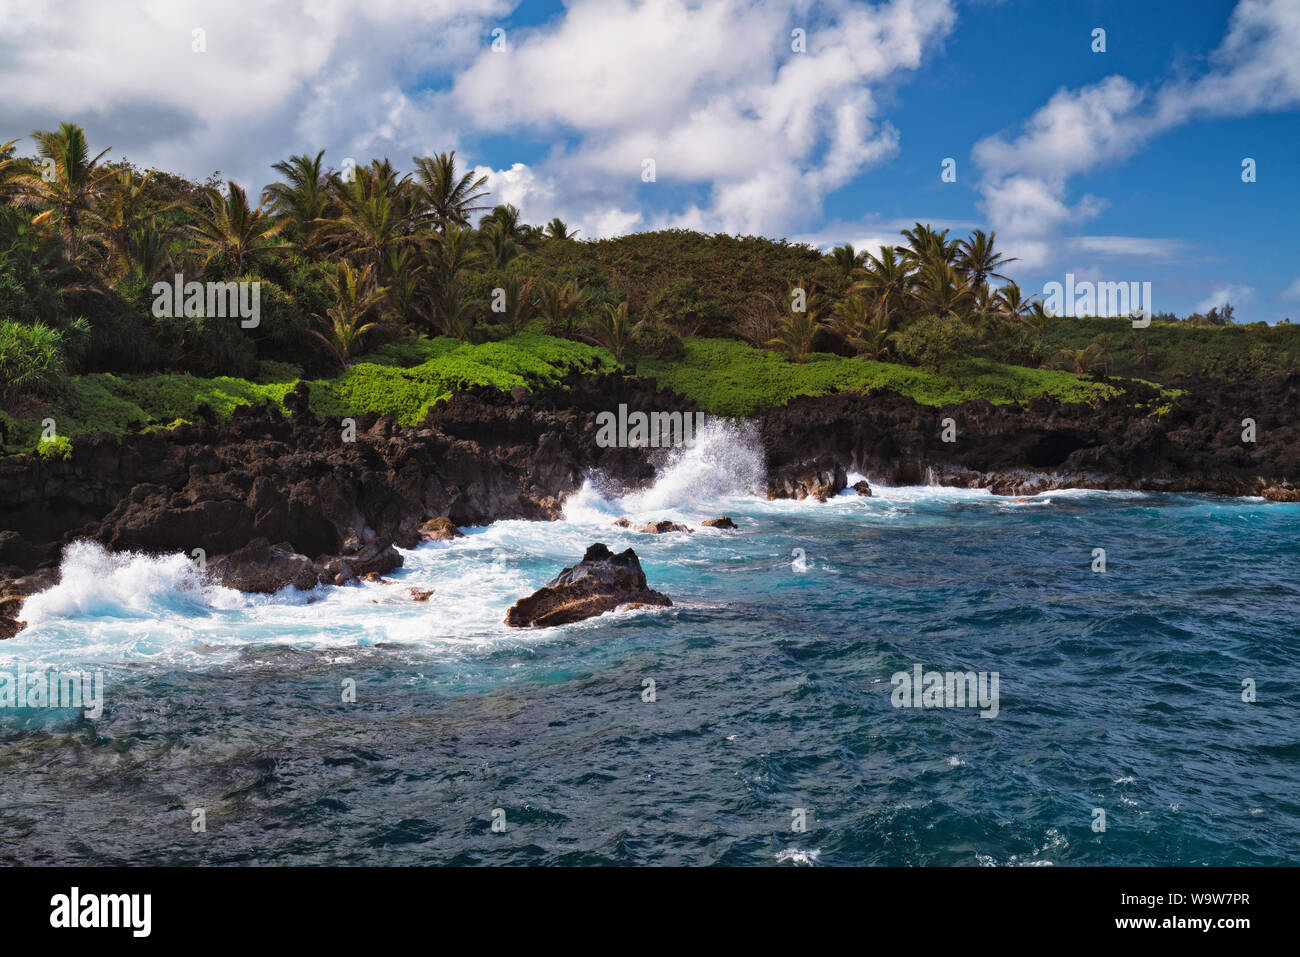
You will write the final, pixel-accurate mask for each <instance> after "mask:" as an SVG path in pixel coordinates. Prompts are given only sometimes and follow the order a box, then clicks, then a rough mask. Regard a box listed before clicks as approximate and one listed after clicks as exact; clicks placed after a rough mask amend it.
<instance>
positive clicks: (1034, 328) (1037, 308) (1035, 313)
mask: <svg viewBox="0 0 1300 957" xmlns="http://www.w3.org/2000/svg"><path fill="white" fill-rule="evenodd" d="M1017 321H1018V322H1020V323H1021V324H1022V325H1024V326H1026V327H1027V328H1028V329H1029V331H1030V332H1032V333H1033V334H1034V339H1035V341H1036V342H1037V343H1038V345H1040V346H1041V345H1042V344H1043V336H1045V335H1046V334H1047V327H1048V326H1049V325H1051V322H1052V314H1051V313H1050V312H1048V311H1047V307H1046V306H1045V305H1043V302H1042V300H1040V299H1035V300H1034V301H1033V302H1031V303H1030V304H1029V308H1028V309H1027V310H1025V311H1024V312H1023V313H1021V314H1020V315H1019V316H1018V317H1017Z"/></svg>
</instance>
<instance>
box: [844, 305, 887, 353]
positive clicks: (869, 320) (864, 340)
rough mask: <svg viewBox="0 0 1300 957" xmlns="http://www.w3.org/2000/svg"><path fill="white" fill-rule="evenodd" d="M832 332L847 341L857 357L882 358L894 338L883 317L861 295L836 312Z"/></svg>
mask: <svg viewBox="0 0 1300 957" xmlns="http://www.w3.org/2000/svg"><path fill="white" fill-rule="evenodd" d="M833 322H834V325H835V330H836V331H837V332H838V333H839V334H840V335H842V336H843V337H844V338H845V339H847V340H848V342H849V344H850V345H852V346H853V348H854V349H856V350H857V353H858V355H860V356H863V357H865V358H867V359H882V358H884V357H885V355H887V354H888V352H889V349H890V347H891V345H892V343H893V341H894V339H895V337H896V336H895V333H893V332H892V331H890V328H889V320H888V318H886V316H885V315H884V314H883V313H881V312H879V311H878V310H876V309H873V308H872V307H871V306H870V305H868V303H867V301H866V300H865V299H863V298H861V297H860V296H850V297H848V298H847V299H845V300H844V301H843V302H842V303H840V304H839V306H838V307H837V308H836V310H835V319H834V320H833Z"/></svg>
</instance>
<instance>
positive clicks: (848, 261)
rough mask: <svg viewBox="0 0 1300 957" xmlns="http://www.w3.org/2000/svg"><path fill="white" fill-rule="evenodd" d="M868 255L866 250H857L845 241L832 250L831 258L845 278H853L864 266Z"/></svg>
mask: <svg viewBox="0 0 1300 957" xmlns="http://www.w3.org/2000/svg"><path fill="white" fill-rule="evenodd" d="M867 255H868V253H867V252H866V251H865V250H864V251H862V252H856V251H854V249H853V246H852V245H851V244H850V243H845V244H844V245H843V246H836V247H835V248H834V249H832V250H831V254H830V260H831V262H832V263H833V264H834V266H835V269H836V271H837V272H839V274H840V275H841V276H843V277H844V278H845V280H852V279H853V277H854V275H855V274H856V273H857V271H858V270H859V269H861V268H862V265H863V262H864V261H865V260H866V257H867Z"/></svg>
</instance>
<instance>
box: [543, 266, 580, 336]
mask: <svg viewBox="0 0 1300 957" xmlns="http://www.w3.org/2000/svg"><path fill="white" fill-rule="evenodd" d="M587 298H588V296H587V292H586V290H584V289H583V288H582V287H581V286H579V285H578V282H577V280H576V279H570V280H569V281H568V282H566V283H558V282H548V283H545V284H543V285H542V287H541V290H540V293H539V295H538V301H537V304H538V308H539V309H540V311H541V313H542V315H543V316H545V317H546V323H547V328H548V329H549V330H550V332H551V334H552V335H554V334H556V333H558V332H559V331H560V329H561V328H563V329H564V332H565V334H566V335H572V334H573V320H574V318H576V317H577V315H578V314H579V313H580V312H582V309H583V307H584V306H586V304H587Z"/></svg>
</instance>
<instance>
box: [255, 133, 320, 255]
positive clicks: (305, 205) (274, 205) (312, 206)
mask: <svg viewBox="0 0 1300 957" xmlns="http://www.w3.org/2000/svg"><path fill="white" fill-rule="evenodd" d="M324 156H325V151H324V150H321V151H320V152H319V153H317V154H316V156H315V158H312V157H311V156H308V155H307V154H306V153H302V154H300V155H298V156H291V157H289V158H288V159H287V160H281V161H280V162H279V163H276V164H275V165H274V166H272V167H271V169H273V170H275V171H276V172H277V173H279V174H280V175H281V177H283V180H282V181H281V182H276V183H271V184H269V185H268V186H267V187H266V188H265V189H263V190H262V201H263V202H264V203H265V204H267V206H268V207H269V208H270V209H271V210H272V212H274V213H275V215H277V216H284V217H286V218H288V219H289V221H290V222H291V223H292V225H291V226H290V228H289V229H288V233H289V235H290V236H292V237H293V238H294V239H295V240H297V241H298V242H299V243H301V244H303V245H309V244H310V243H311V239H312V234H313V233H315V231H316V228H317V225H318V224H317V222H316V220H318V219H322V218H323V217H324V216H325V211H326V208H327V206H328V205H329V198H330V194H329V186H330V179H329V176H328V175H326V173H325V169H324V165H323V162H322V161H323V159H324Z"/></svg>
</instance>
